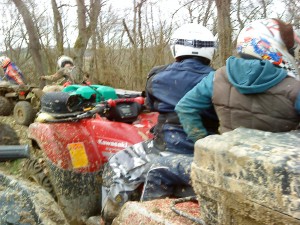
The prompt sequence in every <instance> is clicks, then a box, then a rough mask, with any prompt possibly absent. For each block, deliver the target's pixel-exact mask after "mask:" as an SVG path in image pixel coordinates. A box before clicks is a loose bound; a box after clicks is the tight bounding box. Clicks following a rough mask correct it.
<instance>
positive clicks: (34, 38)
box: [13, 0, 45, 88]
mask: <svg viewBox="0 0 300 225" xmlns="http://www.w3.org/2000/svg"><path fill="white" fill-rule="evenodd" d="M13 2H14V4H15V5H16V7H17V9H18V11H19V13H20V14H21V15H22V17H23V20H24V24H25V27H26V30H27V34H28V37H29V50H30V53H31V55H32V59H33V63H34V66H35V68H36V71H37V73H38V74H40V75H43V74H44V67H43V62H42V54H41V52H40V51H41V45H40V42H39V34H38V31H37V27H36V26H35V25H34V22H33V20H32V18H33V17H32V16H31V15H30V12H29V10H28V8H27V7H26V5H25V3H24V2H23V1H21V0H13ZM43 86H45V81H42V82H40V87H41V88H42V87H43Z"/></svg>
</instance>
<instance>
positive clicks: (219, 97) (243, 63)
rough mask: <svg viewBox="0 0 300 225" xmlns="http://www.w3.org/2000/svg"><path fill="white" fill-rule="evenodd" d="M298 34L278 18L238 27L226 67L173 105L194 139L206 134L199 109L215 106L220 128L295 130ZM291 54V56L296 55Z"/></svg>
mask: <svg viewBox="0 0 300 225" xmlns="http://www.w3.org/2000/svg"><path fill="white" fill-rule="evenodd" d="M297 40H298V41H299V38H298V37H297V36H296V34H295V32H294V31H293V27H292V25H290V24H286V23H284V22H283V21H281V20H278V19H262V20H257V21H254V22H252V23H250V24H248V25H247V26H245V28H244V29H242V31H241V32H240V34H239V35H238V39H237V46H236V50H237V53H238V54H239V56H240V57H239V58H238V57H234V56H231V57H229V58H228V59H227V61H226V66H224V67H222V68H220V69H218V70H217V71H216V72H212V73H210V74H209V75H208V76H207V77H206V78H204V79H203V80H202V81H201V82H200V83H199V84H197V85H196V86H195V87H194V88H193V89H192V90H191V91H189V92H188V93H187V94H186V95H185V96H184V97H183V98H182V99H181V100H180V101H179V103H178V104H177V105H176V108H175V111H176V112H177V114H178V117H179V119H180V122H181V124H182V126H183V128H184V130H185V132H186V133H187V134H188V137H189V138H190V139H192V140H194V141H196V140H198V139H201V138H204V137H205V136H207V135H208V134H209V132H208V130H207V129H206V128H205V127H204V125H203V121H204V118H203V117H202V116H201V113H202V112H203V111H204V110H206V109H207V108H210V107H212V106H214V108H215V110H216V113H217V115H218V117H219V119H220V127H219V132H220V133H224V132H227V131H231V130H234V129H235V128H238V127H245V128H252V129H258V130H263V131H269V132H287V131H291V130H294V129H297V128H298V126H299V122H300V93H299V92H300V81H299V71H298V66H297V64H296V61H297V60H299V58H298V57H299V43H298V41H297ZM295 57H296V58H295Z"/></svg>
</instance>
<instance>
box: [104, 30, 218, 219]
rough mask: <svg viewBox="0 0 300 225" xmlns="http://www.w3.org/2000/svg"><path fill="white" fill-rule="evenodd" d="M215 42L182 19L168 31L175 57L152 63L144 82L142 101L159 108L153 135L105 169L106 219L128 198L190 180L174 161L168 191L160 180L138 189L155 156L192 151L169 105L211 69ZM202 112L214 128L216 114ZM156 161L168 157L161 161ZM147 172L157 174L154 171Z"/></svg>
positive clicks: (146, 197)
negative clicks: (151, 187)
mask: <svg viewBox="0 0 300 225" xmlns="http://www.w3.org/2000/svg"><path fill="white" fill-rule="evenodd" d="M215 46H216V42H215V37H214V35H213V34H212V33H211V32H210V31H209V30H208V29H207V28H205V27H203V26H201V25H199V24H185V25H183V26H181V27H180V28H178V29H177V30H176V31H175V32H174V33H173V35H172V38H171V45H170V48H171V52H172V55H173V57H174V59H175V62H173V63H171V64H169V65H165V66H158V67H154V68H153V69H152V70H151V71H150V73H149V74H148V78H147V83H146V89H145V94H146V106H147V107H148V108H149V109H150V110H151V111H156V112H159V116H158V124H157V125H156V126H155V128H154V139H152V140H148V141H145V142H142V143H138V144H135V145H133V146H130V147H128V148H126V149H124V150H123V151H121V152H118V153H117V154H115V155H114V156H113V157H111V158H110V159H109V161H108V163H107V164H106V166H105V168H104V171H103V176H102V177H103V187H102V209H103V210H102V217H103V219H104V220H105V221H106V222H108V221H112V219H113V218H114V217H115V216H116V214H117V213H118V211H119V209H120V207H121V206H122V205H123V204H124V203H125V202H127V201H129V200H134V199H138V200H149V199H153V198H160V197H164V196H168V195H171V194H172V193H173V189H172V186H174V183H176V184H178V185H180V184H182V185H189V174H187V176H186V177H184V178H183V176H182V173H184V172H185V171H186V170H187V169H188V168H185V166H183V165H182V166H181V165H179V166H178V167H177V169H175V170H174V180H172V181H171V180H168V184H169V186H170V188H169V189H168V190H162V189H161V185H158V186H156V188H154V189H155V191H150V189H149V191H147V192H146V194H144V193H145V187H144V191H142V190H141V189H139V188H141V187H142V185H143V184H144V182H145V181H146V180H147V174H148V171H149V169H150V168H152V167H151V166H152V163H153V162H154V161H155V159H156V158H164V159H170V160H171V157H173V156H176V155H188V156H190V157H192V156H193V151H194V143H193V141H192V140H190V139H189V138H187V136H186V134H185V132H184V130H183V128H182V126H181V125H180V122H179V119H178V117H177V115H176V113H175V112H174V108H175V105H176V104H177V102H178V101H179V100H180V99H181V98H182V97H183V96H184V95H185V94H186V93H187V92H188V91H189V90H191V89H192V88H193V87H194V86H195V85H196V84H198V83H199V82H200V81H201V80H202V79H203V78H204V77H206V76H207V75H208V74H209V73H210V72H211V71H213V68H212V67H210V66H209V65H210V62H211V60H212V57H213V54H214V51H215ZM203 117H205V121H206V122H207V123H206V128H207V129H208V130H209V131H210V132H212V133H215V132H216V131H217V127H218V119H217V117H216V114H215V112H214V110H213V108H211V109H208V110H206V111H205V112H203ZM155 162H156V165H157V164H158V165H159V163H160V162H159V160H156V161H155ZM179 162H180V159H179V161H178V159H177V161H176V163H173V164H176V165H178V163H179ZM161 163H164V164H165V163H169V162H168V160H166V162H161ZM164 166H166V164H165V165H164ZM152 173H153V174H156V173H155V172H154V171H153V172H152ZM161 179H163V177H161ZM150 183H151V182H149V184H150ZM139 190H140V191H139ZM141 193H143V194H142V196H140V194H141ZM136 196H138V198H136Z"/></svg>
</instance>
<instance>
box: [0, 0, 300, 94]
mask: <svg viewBox="0 0 300 225" xmlns="http://www.w3.org/2000/svg"><path fill="white" fill-rule="evenodd" d="M116 2H117V3H118V1H116V0H114V1H112V0H51V1H50V0H0V6H1V9H0V10H1V11H2V12H1V15H2V19H1V21H2V22H1V25H0V29H1V36H2V37H0V48H1V51H2V53H3V54H6V55H8V56H9V57H11V59H12V60H13V61H14V62H15V63H16V64H17V65H18V66H19V67H20V69H21V70H22V71H23V73H24V74H25V76H26V77H27V80H28V82H29V83H32V84H37V85H40V80H39V76H41V75H42V74H52V73H54V72H55V70H56V69H57V67H56V60H57V57H58V56H60V55H62V54H66V55H69V56H71V57H73V58H74V60H75V63H76V65H77V66H79V67H81V68H82V69H83V70H85V71H87V72H88V73H89V74H90V78H91V80H92V82H93V83H96V84H104V85H110V86H113V87H116V88H126V89H134V90H142V89H143V88H144V85H145V80H146V76H147V73H148V71H149V70H150V69H151V68H152V67H153V66H155V65H162V64H166V63H170V62H172V60H173V59H172V57H171V54H170V52H169V48H168V42H169V39H170V35H171V34H172V31H173V30H174V29H176V28H177V27H178V26H179V25H181V24H183V23H187V22H195V23H200V24H202V25H204V26H207V27H208V28H209V29H211V30H212V31H213V33H214V34H216V35H217V36H218V50H217V52H216V54H215V59H214V61H213V66H214V67H215V68H218V67H220V66H222V65H223V64H224V63H225V60H226V58H227V57H228V56H229V55H231V54H234V46H235V39H236V36H237V34H238V33H239V31H240V30H241V29H242V28H243V27H244V25H245V24H246V23H248V22H250V21H252V20H255V19H260V18H266V17H272V18H280V19H282V20H284V21H286V22H290V23H292V24H293V25H294V26H295V28H300V22H299V19H300V14H299V12H300V1H299V0H286V1H283V0H281V1H279V0H276V1H274V0H171V1H170V0H169V1H166V0H119V3H122V4H123V5H124V2H127V5H125V6H124V7H123V8H122V9H118V8H116V7H114V6H115V5H116ZM166 2H168V4H163V3H166ZM170 4H172V6H173V7H169V6H170ZM173 4H174V5H173ZM174 6H175V7H174ZM171 8H172V9H171ZM1 72H2V71H1ZM41 85H43V84H41Z"/></svg>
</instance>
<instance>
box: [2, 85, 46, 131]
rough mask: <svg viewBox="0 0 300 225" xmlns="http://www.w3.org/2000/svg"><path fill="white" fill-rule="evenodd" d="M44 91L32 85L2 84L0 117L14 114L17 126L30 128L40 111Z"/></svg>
mask: <svg viewBox="0 0 300 225" xmlns="http://www.w3.org/2000/svg"><path fill="white" fill-rule="evenodd" d="M42 93H43V92H42V90H41V89H39V88H38V87H35V86H30V85H11V84H9V83H8V82H3V81H2V82H0V115H1V116H9V115H11V113H12V112H13V116H14V119H15V121H16V123H17V124H20V125H25V126H28V125H29V124H30V123H32V122H33V121H34V118H35V116H36V113H37V112H38V110H39V109H40V98H41V96H42Z"/></svg>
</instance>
